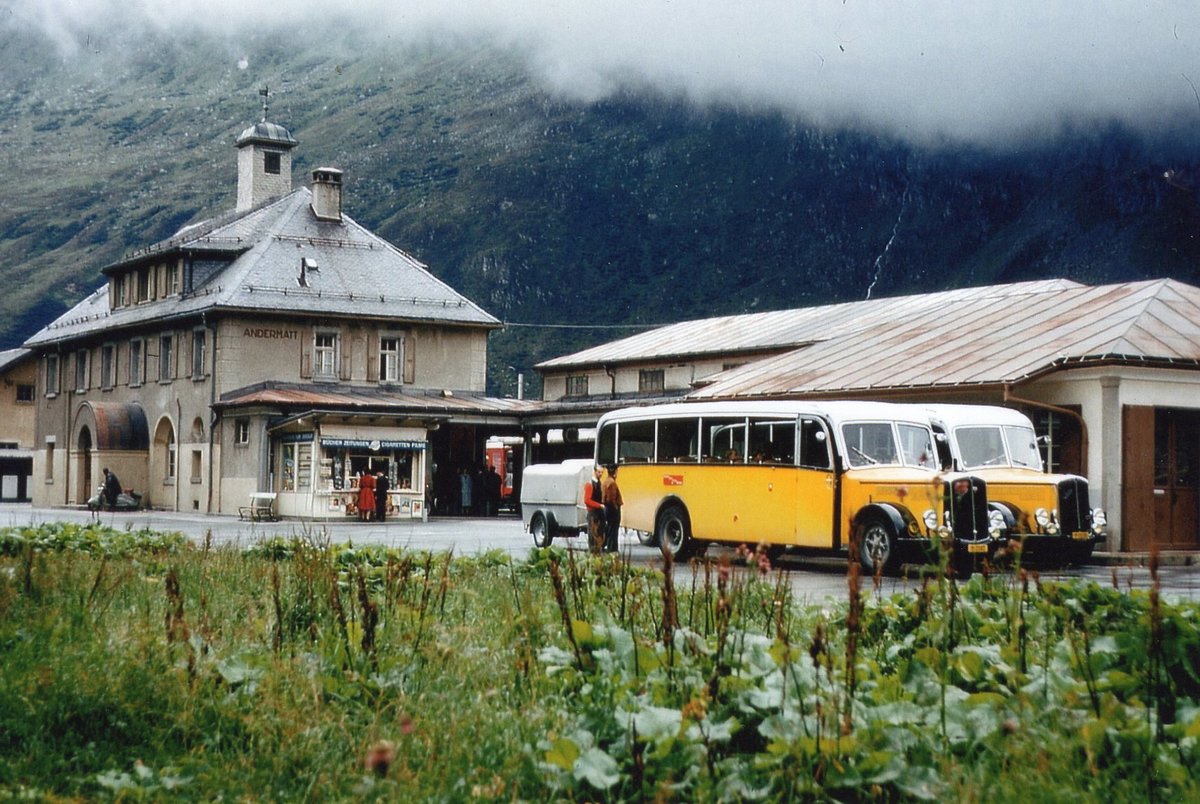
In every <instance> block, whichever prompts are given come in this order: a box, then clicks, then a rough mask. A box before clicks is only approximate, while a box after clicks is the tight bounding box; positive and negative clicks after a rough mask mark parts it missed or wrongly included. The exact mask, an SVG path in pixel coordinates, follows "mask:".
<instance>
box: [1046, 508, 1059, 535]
mask: <svg viewBox="0 0 1200 804" xmlns="http://www.w3.org/2000/svg"><path fill="white" fill-rule="evenodd" d="M1058 531H1059V527H1058V509H1057V508H1055V509H1054V510H1053V511H1051V512H1050V524H1049V525H1047V526H1046V532H1047V533H1049V534H1050V535H1051V536H1057V535H1058Z"/></svg>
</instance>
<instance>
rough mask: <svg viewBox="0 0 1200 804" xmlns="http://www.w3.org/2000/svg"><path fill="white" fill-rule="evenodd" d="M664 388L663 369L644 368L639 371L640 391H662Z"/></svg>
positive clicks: (648, 392) (645, 392)
mask: <svg viewBox="0 0 1200 804" xmlns="http://www.w3.org/2000/svg"><path fill="white" fill-rule="evenodd" d="M662 390H663V370H662V369H642V370H641V371H639V372H638V391H639V392H641V393H643V394H653V393H661V392H662Z"/></svg>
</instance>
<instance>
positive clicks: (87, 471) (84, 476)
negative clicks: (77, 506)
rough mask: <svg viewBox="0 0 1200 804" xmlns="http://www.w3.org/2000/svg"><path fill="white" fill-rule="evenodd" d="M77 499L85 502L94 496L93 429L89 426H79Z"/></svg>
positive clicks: (76, 470) (76, 444)
mask: <svg viewBox="0 0 1200 804" xmlns="http://www.w3.org/2000/svg"><path fill="white" fill-rule="evenodd" d="M75 460H76V462H77V463H76V468H75V477H76V479H77V485H76V487H75V500H76V501H77V502H80V503H85V502H87V501H88V499H89V498H90V497H91V496H92V431H91V429H89V428H88V427H86V426H85V427H81V428H79V437H78V438H77V439H76V441H75Z"/></svg>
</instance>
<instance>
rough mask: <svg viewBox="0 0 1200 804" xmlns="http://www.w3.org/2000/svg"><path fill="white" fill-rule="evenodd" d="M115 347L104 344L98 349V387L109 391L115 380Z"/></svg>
mask: <svg viewBox="0 0 1200 804" xmlns="http://www.w3.org/2000/svg"><path fill="white" fill-rule="evenodd" d="M116 369H117V347H115V346H113V345H112V344H111V343H106V344H104V346H102V347H100V387H101V388H105V389H110V388H112V387H113V382H114V380H115V379H116V374H117V372H116Z"/></svg>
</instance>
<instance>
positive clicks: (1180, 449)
mask: <svg viewBox="0 0 1200 804" xmlns="http://www.w3.org/2000/svg"><path fill="white" fill-rule="evenodd" d="M1198 464H1200V411H1192V410H1175V409H1170V408H1158V409H1156V410H1155V412H1154V524H1155V536H1156V540H1157V542H1158V545H1159V546H1160V547H1167V548H1184V547H1194V546H1196V545H1197V544H1198V543H1200V465H1198Z"/></svg>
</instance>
